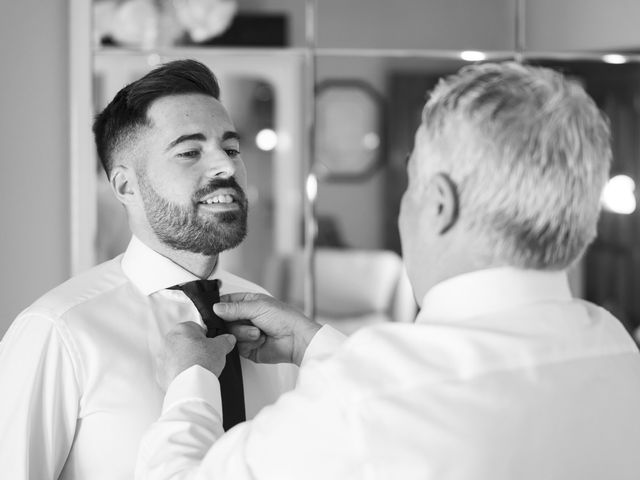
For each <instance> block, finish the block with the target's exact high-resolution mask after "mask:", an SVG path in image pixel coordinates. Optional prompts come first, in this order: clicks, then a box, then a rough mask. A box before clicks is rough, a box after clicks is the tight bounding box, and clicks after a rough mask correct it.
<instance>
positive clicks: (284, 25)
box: [184, 13, 289, 47]
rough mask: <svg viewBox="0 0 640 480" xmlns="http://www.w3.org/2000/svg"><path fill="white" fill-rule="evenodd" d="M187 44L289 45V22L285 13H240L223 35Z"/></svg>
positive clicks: (233, 45)
mask: <svg viewBox="0 0 640 480" xmlns="http://www.w3.org/2000/svg"><path fill="white" fill-rule="evenodd" d="M184 44H185V45H196V46H225V47H287V46H289V22H288V18H287V16H286V15H284V14H262V13H260V14H250V13H239V14H238V15H236V16H235V18H234V19H233V22H232V23H231V26H230V27H229V28H228V29H227V31H225V32H224V33H223V34H222V35H219V36H217V37H214V38H211V39H209V40H205V41H204V42H197V43H196V42H193V41H191V40H186V41H185V43H184Z"/></svg>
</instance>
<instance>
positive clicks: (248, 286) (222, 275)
mask: <svg viewBox="0 0 640 480" xmlns="http://www.w3.org/2000/svg"><path fill="white" fill-rule="evenodd" d="M216 277H217V278H218V279H219V280H220V282H221V287H220V290H221V293H222V294H227V293H236V292H252V293H264V294H267V295H270V293H269V292H267V291H266V290H265V289H264V288H262V287H261V286H260V285H258V284H256V283H253V282H251V281H249V280H245V279H244V278H242V277H239V276H237V275H234V274H233V273H230V272H228V271H226V270H219V271H218V272H217V274H216Z"/></svg>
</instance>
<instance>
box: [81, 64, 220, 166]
mask: <svg viewBox="0 0 640 480" xmlns="http://www.w3.org/2000/svg"><path fill="white" fill-rule="evenodd" d="M190 93H200V94H203V95H209V96H211V97H213V98H215V99H219V97H220V87H219V85H218V81H217V79H216V77H215V76H214V74H213V73H212V72H211V70H209V68H208V67H206V66H205V65H203V64H202V63H200V62H197V61H195V60H175V61H173V62H169V63H165V64H163V65H160V66H159V67H157V68H155V69H154V70H152V71H151V72H149V73H147V74H146V75H145V76H144V77H142V78H140V79H138V80H136V81H135V82H133V83H130V84H129V85H127V86H126V87H124V88H123V89H122V90H120V91H119V92H118V93H117V94H116V96H115V97H114V98H113V100H111V102H110V103H109V105H107V107H106V108H105V109H104V110H103V111H102V112H101V113H100V114H99V115H97V116H96V119H95V122H94V124H93V133H94V136H95V141H96V147H97V150H98V157H99V158H100V162H101V163H102V166H103V168H104V170H105V172H106V173H107V177H110V176H111V169H112V168H113V160H114V155H115V154H117V153H118V152H119V151H120V150H121V149H123V148H128V147H130V146H131V145H130V144H131V140H132V139H133V138H134V136H135V135H136V134H137V133H138V131H139V129H140V128H141V127H144V126H148V125H149V119H148V118H147V111H148V110H149V107H150V105H151V104H152V103H153V102H154V101H155V100H158V99H159V98H162V97H166V96H169V95H182V94H190Z"/></svg>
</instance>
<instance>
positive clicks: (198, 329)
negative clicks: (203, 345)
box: [168, 321, 207, 337]
mask: <svg viewBox="0 0 640 480" xmlns="http://www.w3.org/2000/svg"><path fill="white" fill-rule="evenodd" d="M168 333H170V334H171V333H179V334H181V335H186V336H190V337H193V336H195V337H202V336H204V337H206V336H207V330H206V329H205V328H203V327H202V326H201V325H198V324H197V323H196V322H192V321H187V322H181V323H178V324H177V325H175V326H174V327H173V328H172V329H171V330H169V332H168Z"/></svg>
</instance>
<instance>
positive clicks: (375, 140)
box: [362, 132, 380, 150]
mask: <svg viewBox="0 0 640 480" xmlns="http://www.w3.org/2000/svg"><path fill="white" fill-rule="evenodd" d="M362 146H363V147H364V148H366V149H367V150H376V149H377V148H378V147H379V146H380V135H378V134H377V133H375V132H369V133H366V134H365V135H364V136H363V137H362Z"/></svg>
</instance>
